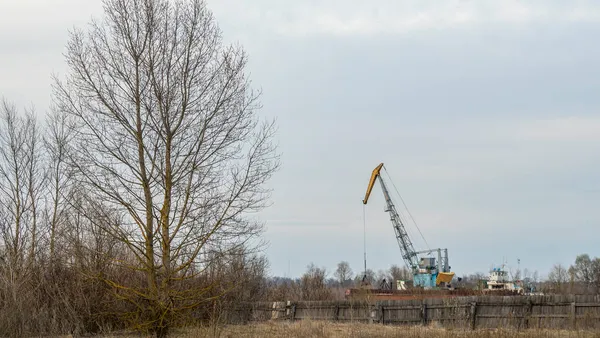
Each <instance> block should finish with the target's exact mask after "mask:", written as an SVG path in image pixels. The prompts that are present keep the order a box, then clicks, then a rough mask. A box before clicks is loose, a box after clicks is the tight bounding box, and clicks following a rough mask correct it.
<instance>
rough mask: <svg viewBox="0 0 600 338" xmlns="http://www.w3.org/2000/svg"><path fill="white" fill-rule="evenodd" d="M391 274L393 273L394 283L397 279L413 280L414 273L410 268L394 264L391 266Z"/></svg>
mask: <svg viewBox="0 0 600 338" xmlns="http://www.w3.org/2000/svg"><path fill="white" fill-rule="evenodd" d="M389 274H390V275H391V277H392V279H393V281H394V283H396V281H397V280H405V281H408V280H412V274H411V272H410V270H408V269H407V268H406V267H404V266H403V267H399V266H398V265H395V264H394V265H392V266H391V267H390V270H389Z"/></svg>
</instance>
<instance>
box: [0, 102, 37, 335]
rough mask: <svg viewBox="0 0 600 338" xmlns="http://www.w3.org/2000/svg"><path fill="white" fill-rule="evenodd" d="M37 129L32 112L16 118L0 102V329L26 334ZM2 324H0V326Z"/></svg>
mask: <svg viewBox="0 0 600 338" xmlns="http://www.w3.org/2000/svg"><path fill="white" fill-rule="evenodd" d="M38 128H39V126H38V124H37V121H36V119H35V114H34V112H33V109H28V110H25V114H20V113H19V112H18V110H17V108H16V107H15V106H14V105H13V104H11V103H9V102H8V101H6V100H2V102H1V103H0V236H1V237H0V240H1V250H0V299H2V300H3V302H2V304H1V305H0V307H2V308H0V310H1V311H2V312H3V313H8V311H9V312H10V315H9V316H7V319H6V320H5V321H4V323H2V324H4V325H5V327H2V328H1V329H2V330H3V331H4V330H5V329H8V330H11V331H12V332H14V333H15V334H17V335H24V334H26V333H27V328H26V327H27V321H28V320H29V319H30V317H29V316H30V314H31V312H32V310H34V308H35V301H36V299H35V297H34V296H33V295H32V292H31V291H32V289H34V288H35V287H36V285H37V284H36V283H37V281H36V280H34V278H33V277H34V272H35V270H34V268H35V266H34V264H35V261H36V256H37V254H38V246H37V244H38V242H39V241H40V229H39V227H38V219H39V218H38V216H39V214H40V209H41V207H40V199H41V197H42V193H43V191H42V189H43V184H44V168H43V158H42V152H41V149H40V146H41V142H40V137H39V135H40V134H39V133H40V132H39V130H38ZM0 325H1V324H0Z"/></svg>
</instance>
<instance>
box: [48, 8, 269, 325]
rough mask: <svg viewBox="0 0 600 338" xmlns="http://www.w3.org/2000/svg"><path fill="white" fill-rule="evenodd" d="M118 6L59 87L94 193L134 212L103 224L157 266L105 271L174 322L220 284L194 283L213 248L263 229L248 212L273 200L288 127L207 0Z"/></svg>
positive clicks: (152, 318) (82, 45)
mask: <svg viewBox="0 0 600 338" xmlns="http://www.w3.org/2000/svg"><path fill="white" fill-rule="evenodd" d="M104 10H105V19H104V21H103V22H102V23H100V22H96V21H94V22H92V24H91V28H90V30H89V31H88V32H84V31H81V30H75V31H74V32H72V34H71V37H70V40H69V42H68V45H67V52H66V60H67V63H68V66H69V69H70V72H69V74H68V76H67V78H66V80H64V81H61V80H59V79H58V78H56V79H55V85H54V97H55V102H56V103H57V105H58V107H59V109H60V110H61V111H63V112H65V113H67V114H68V116H70V117H71V118H72V119H73V120H74V121H75V123H76V125H75V127H76V133H75V135H74V137H73V142H72V143H71V144H72V151H70V152H69V153H68V158H69V160H68V162H69V165H70V166H72V168H74V169H75V172H74V176H73V179H74V181H75V182H77V184H78V185H79V186H81V187H82V188H83V189H85V191H86V195H85V197H86V198H87V199H88V201H87V203H88V204H90V205H94V203H97V204H98V203H102V205H108V206H110V208H109V210H111V213H116V215H118V217H119V218H120V219H121V220H122V222H110V223H102V224H99V226H102V230H103V231H104V232H106V233H107V234H110V235H111V236H112V237H113V238H114V239H115V240H117V241H120V242H121V243H123V244H124V245H126V246H127V248H128V250H129V252H130V254H131V255H132V256H133V257H135V263H131V264H125V263H123V264H122V267H124V268H128V269H131V271H135V272H139V273H141V274H143V276H144V280H145V283H144V285H143V287H138V286H135V285H122V284H119V283H118V282H117V281H114V280H108V279H105V282H106V283H108V284H109V285H111V286H113V287H114V288H115V289H116V290H118V292H119V297H121V298H123V299H126V300H127V301H128V302H130V303H131V304H134V307H135V309H136V310H135V311H136V312H135V313H132V314H129V317H130V318H138V319H136V321H137V322H136V323H135V324H136V327H137V328H139V329H140V330H148V331H150V332H153V333H155V334H156V335H157V336H165V335H167V333H168V329H169V327H170V326H171V325H172V324H173V323H175V322H176V321H177V318H178V316H179V314H181V313H185V312H186V311H189V310H190V309H193V308H195V307H197V306H199V305H200V304H202V302H203V301H206V299H207V292H208V290H209V289H210V288H207V287H206V286H205V285H203V286H202V287H195V288H194V287H191V286H190V284H187V285H186V287H181V286H180V285H183V284H182V283H183V282H184V281H185V280H187V279H190V278H193V277H195V276H198V275H199V274H201V273H202V271H204V270H205V269H206V268H207V267H209V266H210V264H211V258H212V257H215V256H214V255H211V254H210V253H211V252H223V251H232V250H235V249H237V248H240V247H248V246H250V245H251V243H252V241H251V240H252V239H253V238H255V237H256V236H258V235H259V234H260V233H261V232H262V230H263V226H262V223H260V222H259V221H257V220H256V219H254V218H251V217H249V216H248V214H249V213H251V212H255V211H259V210H261V209H263V208H264V207H266V206H267V202H268V197H269V190H268V189H266V188H265V183H266V182H267V181H268V179H269V178H270V177H271V176H272V174H273V173H274V172H275V171H276V169H277V168H278V165H279V164H278V158H277V156H278V155H277V154H276V152H275V151H276V148H275V146H274V145H273V144H272V141H271V140H272V137H273V136H274V132H275V128H274V124H273V122H265V121H262V120H261V119H260V117H259V116H258V115H257V109H258V108H259V107H260V106H259V103H258V98H259V93H258V92H255V91H253V90H252V89H251V87H250V83H249V81H248V80H247V79H246V77H245V74H244V70H245V66H246V62H247V57H246V55H245V53H244V52H243V50H242V49H241V48H240V47H235V46H224V45H223V44H222V42H221V35H220V31H219V29H218V27H217V24H216V22H215V21H214V19H213V17H212V14H211V13H210V11H209V10H208V9H207V8H206V7H205V4H204V2H203V1H201V0H189V1H177V2H171V1H167V0H155V1H149V0H105V1H104ZM98 205H99V204H98ZM107 216H108V215H107Z"/></svg>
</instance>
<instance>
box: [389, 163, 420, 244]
mask: <svg viewBox="0 0 600 338" xmlns="http://www.w3.org/2000/svg"><path fill="white" fill-rule="evenodd" d="M383 170H385V173H386V174H387V176H388V179H389V180H390V182H391V183H392V186H393V187H394V190H396V194H397V195H398V197H400V201H402V205H404V208H405V209H406V212H407V213H408V215H409V216H410V218H411V220H412V221H413V223H414V225H415V227H416V228H417V230H418V231H419V234H420V235H421V238H422V239H423V241H424V242H425V245H426V246H427V250H431V248H430V247H429V243H427V240H426V239H425V236H423V233H422V232H421V229H419V226H418V225H417V221H415V218H414V217H413V215H412V214H411V213H410V210H408V207H407V206H406V203H404V199H403V198H402V195H400V192H399V191H398V188H396V184H394V181H392V176H390V173H389V172H388V170H387V168H386V167H385V165H384V166H383Z"/></svg>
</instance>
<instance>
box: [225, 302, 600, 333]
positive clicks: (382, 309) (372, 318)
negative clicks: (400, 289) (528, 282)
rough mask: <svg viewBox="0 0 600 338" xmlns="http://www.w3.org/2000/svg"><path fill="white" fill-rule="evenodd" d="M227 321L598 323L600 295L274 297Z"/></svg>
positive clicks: (238, 310) (589, 326)
mask: <svg viewBox="0 0 600 338" xmlns="http://www.w3.org/2000/svg"><path fill="white" fill-rule="evenodd" d="M225 315H226V317H225V320H226V321H227V322H228V323H231V324H242V323H248V322H257V321H267V320H289V321H294V320H306V319H309V320H327V321H335V322H364V323H380V324H390V325H430V324H432V323H435V324H437V325H439V326H442V327H447V328H464V329H473V330H474V329H484V328H512V329H517V330H520V329H527V328H531V329H534V328H540V329H553V328H560V329H573V330H576V329H577V330H578V329H586V330H597V329H600V297H599V296H575V295H566V296H562V295H553V296H471V297H457V298H446V299H423V300H384V301H323V302H273V303H254V304H245V305H239V306H236V307H235V308H229V309H228V310H227V311H226V314H225Z"/></svg>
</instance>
